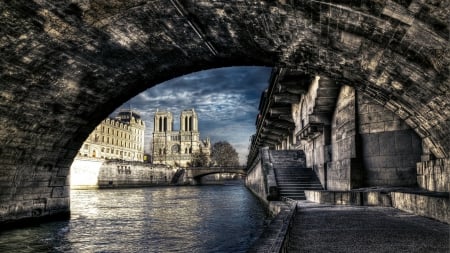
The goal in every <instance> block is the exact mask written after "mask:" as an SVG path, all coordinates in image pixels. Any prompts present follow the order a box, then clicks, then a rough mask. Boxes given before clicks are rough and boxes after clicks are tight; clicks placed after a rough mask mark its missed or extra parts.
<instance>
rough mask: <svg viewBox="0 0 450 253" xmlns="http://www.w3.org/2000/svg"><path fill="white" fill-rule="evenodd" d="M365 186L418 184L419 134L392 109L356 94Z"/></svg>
mask: <svg viewBox="0 0 450 253" xmlns="http://www.w3.org/2000/svg"><path fill="white" fill-rule="evenodd" d="M357 102H358V103H357V105H358V106H357V108H358V109H357V112H358V115H357V119H358V133H359V136H360V138H361V139H360V143H361V151H362V152H361V158H362V163H363V168H364V169H363V175H364V176H363V183H364V186H409V185H415V184H416V182H417V180H416V163H417V162H418V161H420V157H421V154H422V145H421V139H420V137H419V136H418V135H417V134H416V133H415V132H414V131H413V130H411V129H410V127H409V126H408V125H407V124H406V123H405V122H404V121H403V120H402V119H401V118H400V117H398V116H397V115H395V114H394V113H393V112H392V111H390V110H389V109H386V108H385V107H383V106H381V105H379V104H377V103H375V102H374V101H373V100H372V99H371V98H369V97H367V96H365V95H363V94H361V93H358V94H357Z"/></svg>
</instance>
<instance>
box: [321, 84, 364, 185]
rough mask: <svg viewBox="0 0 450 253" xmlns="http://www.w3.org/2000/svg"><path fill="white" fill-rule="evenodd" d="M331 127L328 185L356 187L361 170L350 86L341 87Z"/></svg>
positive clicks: (353, 96)
mask: <svg viewBox="0 0 450 253" xmlns="http://www.w3.org/2000/svg"><path fill="white" fill-rule="evenodd" d="M331 128H332V129H331V133H332V135H331V149H332V152H331V159H332V161H331V162H330V163H328V164H327V167H328V169H327V177H328V180H327V184H328V189H329V190H344V191H345V190H351V189H353V188H356V187H359V186H361V181H362V174H361V166H360V163H359V160H358V159H357V154H356V150H357V147H356V145H357V142H356V122H355V90H354V89H353V88H352V87H350V86H342V88H341V90H340V93H339V97H338V101H337V104H336V109H335V112H334V115H333V119H332V125H331Z"/></svg>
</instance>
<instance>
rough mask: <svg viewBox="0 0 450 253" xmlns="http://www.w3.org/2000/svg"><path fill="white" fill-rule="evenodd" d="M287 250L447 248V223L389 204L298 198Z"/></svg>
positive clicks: (449, 241) (449, 249)
mask: <svg viewBox="0 0 450 253" xmlns="http://www.w3.org/2000/svg"><path fill="white" fill-rule="evenodd" d="M299 207H300V208H299V209H298V211H297V213H296V217H295V218H294V226H293V228H292V230H291V235H290V240H289V247H288V252H302V253H303V252H321V253H322V252H345V253H349V252H395V253H398V252H408V253H409V252H420V253H428V252H445V253H449V252H450V225H448V224H445V223H442V222H438V221H435V220H432V219H429V218H424V217H420V216H417V215H413V214H409V213H406V212H402V211H399V210H397V209H394V208H390V207H367V206H330V205H321V204H316V203H310V202H304V201H301V202H299Z"/></svg>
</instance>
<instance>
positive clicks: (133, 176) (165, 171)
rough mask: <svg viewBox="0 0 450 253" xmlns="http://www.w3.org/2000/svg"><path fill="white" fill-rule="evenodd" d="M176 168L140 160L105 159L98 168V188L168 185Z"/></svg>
mask: <svg viewBox="0 0 450 253" xmlns="http://www.w3.org/2000/svg"><path fill="white" fill-rule="evenodd" d="M176 172H177V169H175V168H172V167H169V166H166V165H162V164H161V165H151V164H146V163H141V162H120V161H106V162H105V163H104V164H103V165H102V167H101V168H100V173H99V176H98V185H99V187H100V188H109V187H135V186H155V185H169V184H170V182H171V180H172V178H173V176H174V175H175V173H176Z"/></svg>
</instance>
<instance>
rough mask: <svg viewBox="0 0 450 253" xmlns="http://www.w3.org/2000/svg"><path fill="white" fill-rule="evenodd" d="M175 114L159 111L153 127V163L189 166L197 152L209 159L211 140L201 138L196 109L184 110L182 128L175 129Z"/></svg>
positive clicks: (181, 120)
mask: <svg viewBox="0 0 450 253" xmlns="http://www.w3.org/2000/svg"><path fill="white" fill-rule="evenodd" d="M173 119H174V118H173V114H172V113H171V112H166V111H157V112H156V113H155V117H154V128H153V143H152V149H153V153H152V156H153V163H154V164H166V165H172V166H180V167H188V166H189V165H190V163H191V162H192V159H193V156H194V155H196V154H204V155H206V157H207V158H208V159H209V157H210V154H211V142H210V140H209V138H207V139H206V140H201V139H200V132H199V130H198V115H197V113H196V112H195V110H194V109H190V110H184V111H182V112H181V115H180V130H179V131H177V130H174V123H173V122H174V120H173Z"/></svg>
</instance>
